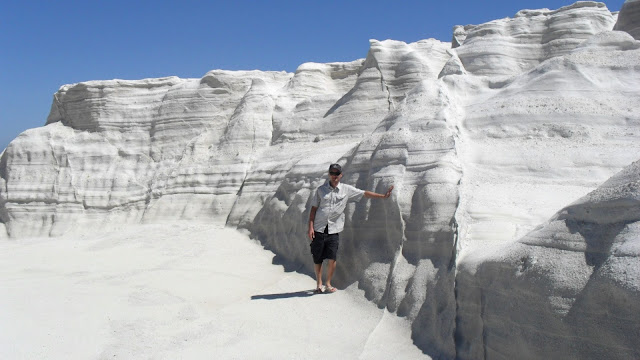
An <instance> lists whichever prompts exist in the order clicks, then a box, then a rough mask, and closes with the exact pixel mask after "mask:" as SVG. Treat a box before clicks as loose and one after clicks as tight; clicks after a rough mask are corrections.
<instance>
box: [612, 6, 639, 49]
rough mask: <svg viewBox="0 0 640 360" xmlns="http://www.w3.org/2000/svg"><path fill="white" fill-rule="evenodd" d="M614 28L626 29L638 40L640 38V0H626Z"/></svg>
mask: <svg viewBox="0 0 640 360" xmlns="http://www.w3.org/2000/svg"><path fill="white" fill-rule="evenodd" d="M613 30H619V31H626V32H628V33H629V34H631V36H633V37H634V38H635V39H636V40H640V1H638V0H626V1H625V2H624V4H622V9H621V10H620V15H619V16H618V21H617V22H616V25H615V26H614V28H613Z"/></svg>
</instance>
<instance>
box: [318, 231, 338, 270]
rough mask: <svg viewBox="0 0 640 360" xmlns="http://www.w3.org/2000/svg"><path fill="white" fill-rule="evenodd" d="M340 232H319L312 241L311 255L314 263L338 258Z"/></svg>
mask: <svg viewBox="0 0 640 360" xmlns="http://www.w3.org/2000/svg"><path fill="white" fill-rule="evenodd" d="M338 243H339V237H338V234H327V233H321V232H317V231H316V234H315V238H314V239H313V241H312V242H311V255H313V263H314V264H322V261H324V260H325V259H329V260H336V259H337V257H338Z"/></svg>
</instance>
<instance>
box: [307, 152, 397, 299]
mask: <svg viewBox="0 0 640 360" xmlns="http://www.w3.org/2000/svg"><path fill="white" fill-rule="evenodd" d="M340 179H342V167H341V166H340V165H339V164H331V165H330V166H329V180H328V181H327V182H326V183H324V185H322V186H320V187H318V188H317V189H316V191H315V193H314V194H313V198H312V199H311V213H310V214H309V239H310V240H311V255H313V263H314V270H315V273H316V281H317V286H316V290H315V292H316V293H322V292H324V291H327V292H330V293H333V292H336V291H337V289H336V288H335V287H333V286H331V278H332V277H333V273H334V271H335V270H336V257H337V254H338V233H339V232H340V231H342V230H343V229H344V209H345V208H346V206H347V202H349V201H358V200H360V199H362V196H363V195H364V197H366V198H370V199H371V198H378V199H386V198H388V197H389V196H391V191H392V190H393V186H390V187H389V190H387V193H386V194H377V193H374V192H371V191H364V190H360V189H358V188H355V187H353V186H351V185H347V184H340ZM325 259H328V260H329V264H328V266H329V271H328V274H327V281H326V285H327V286H326V288H325V289H324V290H323V288H322V262H323V261H324V260H325Z"/></svg>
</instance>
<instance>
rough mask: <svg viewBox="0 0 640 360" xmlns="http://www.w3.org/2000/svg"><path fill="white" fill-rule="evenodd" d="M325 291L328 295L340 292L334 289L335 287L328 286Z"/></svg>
mask: <svg viewBox="0 0 640 360" xmlns="http://www.w3.org/2000/svg"><path fill="white" fill-rule="evenodd" d="M324 291H326V292H328V293H334V292H336V291H338V289H336V288H334V287H333V286H327V287H326V288H325V290H324Z"/></svg>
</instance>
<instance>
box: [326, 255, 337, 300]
mask: <svg viewBox="0 0 640 360" xmlns="http://www.w3.org/2000/svg"><path fill="white" fill-rule="evenodd" d="M328 267H329V269H328V273H327V282H326V284H327V290H328V291H331V289H332V288H333V286H331V279H332V278H333V273H334V271H336V261H335V260H329V264H328ZM334 291H335V290H334ZM331 292H333V291H331Z"/></svg>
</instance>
